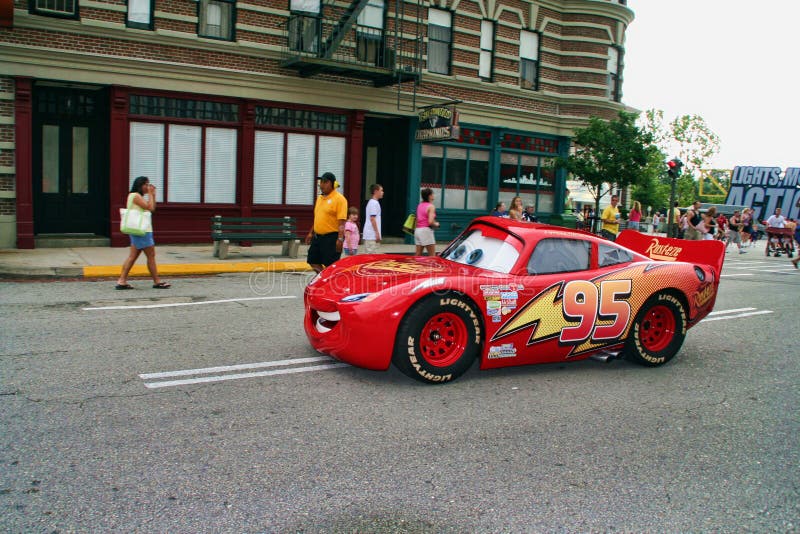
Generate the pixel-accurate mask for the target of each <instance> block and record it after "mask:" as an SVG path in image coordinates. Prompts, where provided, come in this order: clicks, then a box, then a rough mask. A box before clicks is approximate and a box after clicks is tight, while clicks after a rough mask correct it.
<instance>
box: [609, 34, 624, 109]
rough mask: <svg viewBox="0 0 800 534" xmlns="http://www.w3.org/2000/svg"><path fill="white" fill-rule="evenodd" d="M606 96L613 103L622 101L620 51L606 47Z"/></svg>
mask: <svg viewBox="0 0 800 534" xmlns="http://www.w3.org/2000/svg"><path fill="white" fill-rule="evenodd" d="M606 90H607V93H606V96H607V97H608V98H609V99H611V100H613V101H614V102H620V101H621V100H622V51H621V50H620V49H619V48H618V47H616V46H610V47H608V85H607V89H606Z"/></svg>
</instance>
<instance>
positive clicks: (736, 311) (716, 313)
mask: <svg viewBox="0 0 800 534" xmlns="http://www.w3.org/2000/svg"><path fill="white" fill-rule="evenodd" d="M753 310H755V308H734V309H732V310H719V311H712V312H711V313H709V315H722V314H723V313H739V312H743V311H753Z"/></svg>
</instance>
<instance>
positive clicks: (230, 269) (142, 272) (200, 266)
mask: <svg viewBox="0 0 800 534" xmlns="http://www.w3.org/2000/svg"><path fill="white" fill-rule="evenodd" d="M121 270H122V267H121V266H120V265H90V266H87V267H83V268H82V269H77V271H78V273H79V274H76V275H75V276H83V277H84V278H110V277H118V276H119V274H120V271H121ZM310 270H311V267H310V266H309V265H308V263H306V262H304V261H264V262H237V263H222V264H218V263H172V264H169V263H168V264H165V265H159V266H158V274H159V275H172V276H176V275H181V276H185V275H193V274H223V273H254V272H305V271H310ZM149 274H150V272H149V271H148V270H147V266H146V265H134V266H133V268H132V269H131V272H130V276H149Z"/></svg>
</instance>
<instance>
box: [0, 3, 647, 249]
mask: <svg viewBox="0 0 800 534" xmlns="http://www.w3.org/2000/svg"><path fill="white" fill-rule="evenodd" d="M2 2H3V4H2V5H3V7H2V8H1V9H0V247H15V246H16V247H19V248H32V247H34V246H36V242H37V239H39V238H41V237H42V236H47V235H52V234H55V235H67V234H69V235H94V236H102V237H106V238H108V242H110V243H111V244H112V245H124V244H127V237H126V236H124V235H122V234H120V233H119V230H118V227H119V211H118V210H119V208H121V207H123V206H122V204H123V202H124V199H125V196H126V193H127V191H128V188H129V184H130V183H131V181H132V180H133V178H135V177H136V176H139V175H146V176H148V177H149V178H150V181H151V182H152V183H154V184H155V185H156V186H157V187H158V196H159V198H158V201H159V207H158V213H157V216H156V219H155V227H156V240H157V242H160V243H181V242H184V243H188V242H204V241H209V240H210V233H209V219H210V217H211V216H213V215H217V214H221V215H230V216H233V215H241V216H281V217H282V216H287V215H288V216H294V217H297V219H298V226H299V228H300V231H301V232H305V231H306V230H307V229H308V228H309V226H310V224H311V218H312V206H313V202H314V198H315V194H316V185H315V177H316V176H318V175H320V174H321V173H323V172H326V171H330V172H333V173H334V174H336V176H337V177H338V178H339V181H340V183H341V188H342V189H341V190H342V192H343V193H344V194H345V196H347V198H348V199H349V201H350V203H351V204H354V205H363V203H364V202H365V200H366V198H367V196H368V191H369V186H370V185H371V184H373V183H375V182H376V181H377V182H380V183H381V184H383V185H384V188H385V190H386V195H385V197H384V201H383V206H384V207H383V210H384V221H385V222H384V233H385V234H387V235H393V234H395V235H400V226H401V224H402V221H403V220H404V219H405V214H406V213H408V212H409V211H410V210H411V209H413V207H414V206H415V205H416V204H417V202H418V201H419V191H420V188H421V187H432V188H434V190H435V191H436V193H437V194H436V201H437V202H438V203H439V205H438V208H439V210H438V211H439V218H440V220H441V221H442V223H443V224H442V228H441V230H440V231H439V232H437V237H438V238H439V239H448V238H450V237H452V236H453V235H454V234H455V233H456V232H458V231H459V230H460V228H462V227H463V226H464V224H465V223H466V222H468V221H469V220H471V219H472V218H473V217H475V216H477V215H480V214H484V213H486V212H488V211H489V210H490V209H491V208H492V207H493V206H494V204H495V202H497V200H498V199H499V200H505V201H507V202H508V201H509V200H510V199H511V197H513V196H515V195H517V194H519V195H520V196H522V197H523V199H524V201H525V202H526V203H529V204H533V205H535V206H536V210H537V212H538V213H539V214H540V216H542V218H544V219H545V220H546V219H547V217H548V215H549V214H551V213H560V211H561V210H560V208H559V206H563V201H564V189H565V177H564V176H563V175H562V173H561V172H555V173H554V172H553V171H551V170H549V169H548V168H547V165H548V163H549V162H550V161H551V160H552V159H553V158H554V157H555V156H557V155H559V154H566V153H568V151H569V145H570V136H571V134H572V131H573V130H574V128H576V127H581V126H584V125H585V124H586V123H587V119H588V117H590V116H592V115H595V116H600V117H605V118H613V117H615V116H616V114H617V112H618V111H619V110H620V109H623V108H624V105H623V104H622V103H621V94H622V92H621V85H622V63H623V61H622V60H623V52H624V40H625V30H626V28H627V25H628V24H629V23H630V22H631V20H632V19H633V13H632V11H631V10H630V9H629V8H628V7H626V5H625V3H626V2H625V0H616V1H612V0H441V1H438V2H431V3H429V2H419V1H418V0H353V1H352V3H349V2H348V1H345V0H244V1H241V0H240V1H236V0H127V1H126V0H2ZM12 4H13V9H12ZM427 106H446V108H445V109H449V110H456V111H457V117H458V125H459V126H460V131H458V130H455V129H453V131H451V133H454V134H455V135H452V136H451V138H450V139H447V140H440V141H437V142H418V141H416V138H415V135H416V133H417V130H418V127H420V120H419V112H420V110H421V109H424V108H426V107H427ZM423 122H424V121H423ZM431 125H433V123H431Z"/></svg>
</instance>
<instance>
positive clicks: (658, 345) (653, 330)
mask: <svg viewBox="0 0 800 534" xmlns="http://www.w3.org/2000/svg"><path fill="white" fill-rule="evenodd" d="M673 337H675V315H674V314H673V313H672V310H671V309H670V308H668V307H666V306H663V305H659V306H653V307H652V308H650V309H649V310H647V312H645V315H644V317H642V323H641V326H640V328H639V339H640V340H641V342H642V345H643V346H644V348H645V349H647V350H648V351H650V352H661V351H662V350H664V349H665V348H667V346H668V345H669V344H670V343H671V342H672V339H673Z"/></svg>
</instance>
